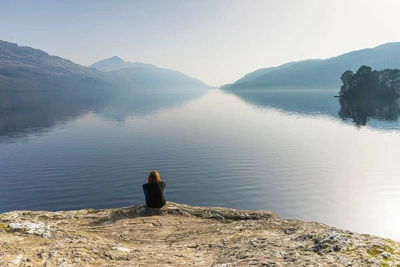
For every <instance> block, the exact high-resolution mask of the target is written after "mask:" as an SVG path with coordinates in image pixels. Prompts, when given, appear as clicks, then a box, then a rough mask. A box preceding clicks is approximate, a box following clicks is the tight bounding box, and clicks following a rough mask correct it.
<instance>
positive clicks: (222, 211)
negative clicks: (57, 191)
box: [0, 202, 400, 267]
mask: <svg viewBox="0 0 400 267" xmlns="http://www.w3.org/2000/svg"><path fill="white" fill-rule="evenodd" d="M0 247H1V249H0V266H39V265H40V266H105V265H106V266H220V267H222V266H249V265H251V266H309V265H316V266H366V265H368V266H400V242H395V241H393V240H391V239H387V238H382V237H377V236H373V235H369V234H359V233H355V232H351V231H347V230H342V229H339V228H336V227H331V226H328V225H325V224H322V223H318V222H304V221H301V220H292V219H290V220H289V219H281V218H280V217H278V216H277V215H276V214H274V213H272V212H269V211H261V210H235V209H230V208H220V207H198V206H188V205H183V204H177V203H173V202H167V205H166V206H164V207H163V208H161V209H151V208H148V207H147V206H146V205H136V206H131V207H124V208H113V209H100V210H93V209H83V210H74V211H56V212H48V211H11V212H6V213H3V214H0Z"/></svg>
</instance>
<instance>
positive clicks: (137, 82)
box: [90, 56, 210, 89]
mask: <svg viewBox="0 0 400 267" xmlns="http://www.w3.org/2000/svg"><path fill="white" fill-rule="evenodd" d="M90 68H96V69H98V70H101V71H103V72H106V73H108V74H109V75H111V76H112V77H114V78H115V79H116V80H119V81H127V82H129V83H130V84H132V85H134V86H135V87H137V88H147V89H151V88H157V89H185V88H186V89H202V88H210V87H209V86H208V85H206V84H204V83H203V82H202V81H200V80H198V79H194V78H191V77H189V76H187V75H185V74H183V73H182V72H179V71H174V70H169V69H162V68H158V67H157V66H154V65H151V64H145V63H139V62H134V63H132V62H127V61H123V60H122V59H121V58H120V57H117V56H114V57H112V58H108V59H104V60H101V61H98V62H96V63H94V64H93V65H91V66H90Z"/></svg>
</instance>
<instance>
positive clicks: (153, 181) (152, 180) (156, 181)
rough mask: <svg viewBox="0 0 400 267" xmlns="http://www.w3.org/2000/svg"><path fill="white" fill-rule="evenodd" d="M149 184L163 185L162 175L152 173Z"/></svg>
mask: <svg viewBox="0 0 400 267" xmlns="http://www.w3.org/2000/svg"><path fill="white" fill-rule="evenodd" d="M147 181H148V182H149V184H159V183H161V178H160V174H159V173H158V172H157V171H152V172H151V173H150V174H149V179H147Z"/></svg>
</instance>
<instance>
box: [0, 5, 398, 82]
mask: <svg viewBox="0 0 400 267" xmlns="http://www.w3.org/2000/svg"><path fill="white" fill-rule="evenodd" d="M399 14H400V1H399V0H379V1H378V0H170V1H169V0H160V1H158V0H143V1H134V0H126V1H125V0H118V1H114V0H107V1H105V0H64V1H57V0H48V1H43V0H42V1H41V0H35V1H31V0H25V1H20V0H1V2H0V40H3V41H9V42H13V43H17V44H18V45H24V46H31V47H34V48H37V49H41V50H44V51H45V52H47V53H49V54H51V55H57V56H60V57H63V58H66V59H69V60H72V61H73V62H75V63H78V64H81V65H84V66H89V65H91V64H93V63H95V62H96V61H99V60H102V59H105V58H109V57H112V56H114V55H117V56H120V57H121V58H122V59H124V60H125V61H130V62H144V63H151V64H155V65H157V66H158V67H162V68H168V69H174V70H178V71H181V72H184V73H185V74H187V75H189V76H191V77H194V78H198V79H200V80H202V81H204V82H205V83H207V84H209V85H214V86H219V85H223V84H225V83H231V82H234V81H236V80H238V79H239V78H241V77H242V76H244V75H245V74H247V73H249V72H252V71H254V70H256V69H259V68H264V67H272V66H277V65H280V64H283V63H286V62H290V61H298V60H302V59H309V58H328V57H333V56H337V55H339V54H343V53H346V52H350V51H353V50H359V49H362V48H367V47H375V46H377V45H380V44H383V43H387V42H398V41H400V30H399V25H400V15H399Z"/></svg>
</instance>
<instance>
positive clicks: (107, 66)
mask: <svg viewBox="0 0 400 267" xmlns="http://www.w3.org/2000/svg"><path fill="white" fill-rule="evenodd" d="M89 67H90V68H96V69H98V70H101V71H105V72H107V71H113V70H120V69H126V68H157V67H156V66H154V65H151V64H145V63H140V62H133V63H132V62H127V61H123V60H122V59H121V58H120V57H117V56H114V57H112V58H108V59H104V60H100V61H98V62H96V63H94V64H92V65H90V66H89Z"/></svg>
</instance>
